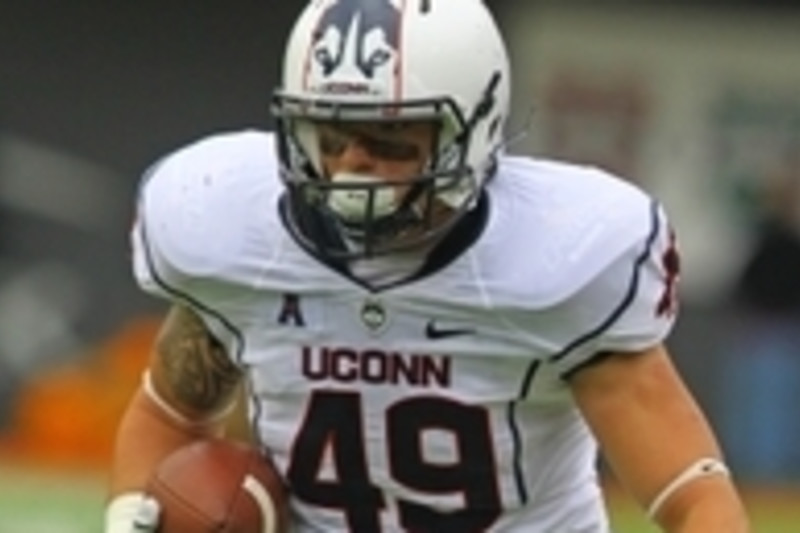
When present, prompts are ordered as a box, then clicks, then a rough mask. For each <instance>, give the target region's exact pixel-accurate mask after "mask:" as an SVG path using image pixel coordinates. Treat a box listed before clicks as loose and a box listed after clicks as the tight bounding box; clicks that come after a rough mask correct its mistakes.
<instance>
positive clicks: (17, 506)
mask: <svg viewBox="0 0 800 533" xmlns="http://www.w3.org/2000/svg"><path fill="white" fill-rule="evenodd" d="M104 487H105V476H104V474H102V473H88V472H86V471H80V470H77V471H64V470H61V471H57V472H55V471H52V470H41V469H31V468H20V467H15V466H8V465H6V466H0V533H102V525H101V524H102V514H103V494H104ZM745 501H746V503H747V506H748V508H749V510H750V512H751V516H752V517H753V521H754V532H756V533H800V491H796V492H791V491H788V490H764V489H759V490H756V489H748V490H745ZM609 502H610V506H611V514H612V522H613V526H614V531H615V533H657V532H658V530H657V529H656V528H654V527H653V526H652V525H650V524H648V523H647V522H646V520H645V519H644V515H643V514H642V512H641V510H640V509H639V508H638V507H636V506H635V505H634V504H633V503H632V501H631V500H630V499H629V498H628V497H627V496H626V495H624V494H620V493H619V492H618V491H611V492H610V493H609Z"/></svg>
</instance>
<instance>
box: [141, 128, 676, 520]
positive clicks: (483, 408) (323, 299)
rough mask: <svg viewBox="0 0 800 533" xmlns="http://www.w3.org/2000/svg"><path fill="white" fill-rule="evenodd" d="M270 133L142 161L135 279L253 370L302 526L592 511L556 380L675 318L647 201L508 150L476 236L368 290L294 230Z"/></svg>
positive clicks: (661, 231)
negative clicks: (193, 318)
mask: <svg viewBox="0 0 800 533" xmlns="http://www.w3.org/2000/svg"><path fill="white" fill-rule="evenodd" d="M273 143H274V138H273V136H272V135H271V134H269V133H262V132H255V131H252V132H240V133H232V134H225V135H218V136H215V137H212V138H209V139H206V140H203V141H201V142H199V143H196V144H194V145H191V146H189V147H187V148H184V149H182V150H180V151H178V152H176V153H174V154H172V155H170V156H169V157H167V158H165V159H164V160H162V161H160V162H159V163H158V164H157V165H156V166H155V168H154V169H153V170H152V171H151V172H150V173H149V174H148V175H147V176H146V177H145V178H144V180H143V184H142V187H141V192H140V197H139V205H138V218H137V222H136V224H135V227H134V230H133V234H132V241H133V250H134V267H135V274H136V277H137V280H138V282H139V283H140V285H141V286H142V287H143V288H144V289H145V290H147V291H150V292H153V293H155V294H158V295H161V296H165V297H167V298H170V299H173V300H180V301H184V302H188V303H189V304H191V306H192V307H193V308H194V309H195V310H196V311H197V312H198V313H199V314H200V315H201V316H202V317H203V319H204V320H205V321H206V323H207V325H208V327H209V328H210V329H211V331H213V332H214V334H215V335H216V336H217V337H218V338H219V339H220V340H221V341H222V342H223V343H224V344H225V345H226V346H227V348H228V350H229V353H230V355H231V357H232V358H234V359H235V361H236V362H237V363H238V364H239V365H241V366H242V367H245V368H246V369H247V371H248V375H249V377H250V383H249V386H250V392H251V396H252V400H251V413H252V416H253V419H254V421H255V429H256V432H257V434H258V436H259V438H260V439H261V441H262V443H263V444H264V446H266V447H267V448H268V449H269V451H270V453H271V454H272V455H273V457H274V459H275V462H276V464H277V465H278V467H279V468H280V469H281V471H282V473H283V475H284V476H285V478H286V480H287V482H288V484H289V486H290V487H291V491H292V494H293V498H292V500H293V501H292V509H293V514H294V519H295V520H294V521H295V524H294V530H295V531H302V532H312V531H314V532H332V531H358V532H379V531H382V532H401V531H415V532H436V533H449V532H459V533H467V532H478V531H481V532H482V531H492V532H524V533H567V532H582V533H600V532H606V531H608V525H607V519H606V516H605V512H604V510H603V503H602V499H601V494H600V489H599V488H598V485H597V480H596V472H595V466H596V459H597V457H596V452H597V450H596V445H595V442H594V440H593V438H592V436H591V435H590V432H589V430H588V428H587V426H586V424H585V422H584V421H583V419H582V418H581V415H580V414H579V412H578V410H577V409H576V406H575V404H574V403H573V400H572V398H571V395H570V393H569V389H568V387H567V385H566V381H565V380H566V378H567V377H568V376H569V374H570V373H571V372H574V371H578V370H579V369H580V367H581V366H582V365H586V364H588V363H589V362H590V361H591V360H592V359H593V358H594V357H596V356H597V355H598V354H600V353H602V352H607V351H613V350H637V349H642V348H645V347H648V346H651V345H654V344H656V343H658V342H660V341H661V340H662V339H663V338H664V337H665V336H666V335H667V333H668V331H669V329H670V328H671V326H672V323H673V320H674V310H675V309H674V305H673V303H674V302H673V291H674V284H673V282H674V274H675V272H674V267H675V265H672V266H670V261H671V260H670V257H672V256H673V255H674V248H673V244H674V243H673V239H672V235H671V232H670V228H669V225H668V222H667V220H666V218H665V214H664V212H663V210H662V209H661V208H660V206H659V205H658V204H657V203H656V202H654V201H653V200H652V199H650V198H649V197H648V196H646V195H645V194H644V193H642V192H641V191H640V190H639V189H637V188H635V187H634V186H632V185H630V184H628V183H626V182H624V181H622V180H619V179H617V178H614V177H612V176H609V175H608V174H606V173H603V172H602V171H599V170H597V169H592V168H588V167H578V166H573V165H567V164H560V163H555V162H549V161H540V160H534V159H530V158H515V157H508V156H504V157H503V158H502V159H501V162H500V166H499V170H498V173H497V175H496V176H495V178H494V179H493V180H492V181H491V183H490V184H489V185H488V186H487V191H486V197H485V200H484V207H486V212H487V217H486V219H485V224H484V227H483V228H482V230H481V232H480V234H479V236H478V237H477V238H476V240H475V241H474V242H473V243H472V244H471V246H469V247H468V248H466V249H465V250H464V251H463V252H461V253H460V254H458V255H457V256H456V257H454V258H452V260H451V261H449V262H448V263H447V264H446V265H444V266H443V267H442V268H439V269H438V270H434V271H431V272H429V273H427V274H426V275H425V276H422V277H419V278H415V279H413V280H411V281H409V282H407V283H402V284H399V285H394V286H391V287H389V288H385V289H383V290H370V288H369V287H368V286H365V285H364V284H363V283H359V282H357V281H356V280H353V279H352V278H351V277H349V276H347V275H344V274H342V273H341V272H340V271H337V270H336V269H334V268H331V267H329V266H327V265H326V264H324V263H323V262H321V261H320V260H318V259H316V258H314V257H312V256H311V255H309V254H308V253H307V252H306V251H305V250H304V249H302V248H301V247H300V246H298V244H297V243H296V242H295V240H294V239H293V238H292V236H291V235H290V234H289V233H288V232H287V230H286V229H285V227H284V225H283V222H282V220H281V216H280V213H279V201H280V197H281V195H282V193H283V186H282V184H281V182H280V178H279V176H278V164H277V160H276V157H275V156H274V154H273V151H274V148H273Z"/></svg>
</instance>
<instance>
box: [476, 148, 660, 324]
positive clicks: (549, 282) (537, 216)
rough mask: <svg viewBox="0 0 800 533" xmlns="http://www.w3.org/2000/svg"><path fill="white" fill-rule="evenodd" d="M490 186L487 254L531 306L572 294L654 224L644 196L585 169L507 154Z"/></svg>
mask: <svg viewBox="0 0 800 533" xmlns="http://www.w3.org/2000/svg"><path fill="white" fill-rule="evenodd" d="M492 189H493V193H494V194H493V199H495V200H496V201H495V202H494V203H495V205H494V206H493V207H494V209H493V218H494V221H493V223H494V224H496V225H497V226H499V228H502V229H501V230H500V231H497V232H489V243H488V247H487V248H488V250H489V254H488V255H489V256H490V257H491V258H494V259H492V260H493V261H499V262H502V270H503V272H504V273H505V274H504V275H505V276H507V277H508V276H510V279H509V281H510V282H511V283H513V284H514V286H515V290H517V291H519V292H520V296H521V297H522V298H523V299H524V300H523V301H525V302H527V304H528V305H530V306H532V307H537V308H542V307H549V306H553V305H556V304H558V303H559V302H562V301H564V300H566V299H568V298H570V297H571V296H572V295H574V294H575V293H577V292H578V291H579V290H581V289H582V288H583V287H584V286H586V285H587V284H588V283H590V282H591V281H592V280H593V279H594V278H595V277H596V276H598V275H599V274H600V273H601V272H603V271H604V270H605V269H606V268H607V267H608V266H609V265H610V264H611V263H612V262H614V261H615V260H616V259H617V258H619V257H620V256H621V255H623V254H625V253H626V252H628V251H630V250H631V249H632V248H637V247H643V246H644V243H645V240H646V239H647V236H648V232H650V230H651V227H652V213H653V210H652V203H653V201H652V199H651V198H650V197H649V196H647V195H646V194H645V193H644V192H642V191H641V190H640V189H638V188H637V187H635V186H634V185H632V184H630V183H628V182H626V181H623V180H621V179H619V178H616V177H614V176H612V175H610V174H608V173H606V172H603V171H601V170H599V169H595V168H591V167H582V166H576V165H569V164H562V163H555V162H550V161H541V160H534V159H529V158H511V157H506V158H504V160H503V164H502V165H501V167H500V174H499V175H498V177H497V179H496V180H495V181H494V182H493V183H492ZM493 233H494V235H495V236H494V237H492V236H491V235H492V234H493Z"/></svg>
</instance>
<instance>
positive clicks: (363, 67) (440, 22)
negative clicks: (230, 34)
mask: <svg viewBox="0 0 800 533" xmlns="http://www.w3.org/2000/svg"><path fill="white" fill-rule="evenodd" d="M509 78H510V69H509V63H508V55H507V51H506V47H505V44H504V42H503V39H502V37H501V35H500V32H499V30H498V28H497V26H496V24H495V21H494V19H493V17H492V15H491V14H490V12H489V11H488V9H487V8H486V6H485V5H484V3H483V1H482V0H457V1H453V0H449V1H448V0H312V1H311V2H309V4H308V5H307V6H306V8H305V10H304V11H303V12H302V14H301V15H300V17H299V19H298V20H297V22H296V24H295V26H294V28H293V30H292V32H291V35H290V38H289V42H288V45H287V48H286V53H285V58H284V66H283V83H282V87H280V88H279V89H278V90H277V91H276V93H275V95H274V98H273V105H272V112H273V114H274V116H275V119H276V121H277V134H278V135H277V138H278V152H279V156H280V159H281V164H282V169H281V173H282V178H283V180H284V182H285V184H286V186H287V190H288V194H287V196H286V198H285V199H284V201H285V205H284V207H286V210H285V214H286V215H288V216H286V217H285V218H286V219H287V221H288V223H289V226H290V228H291V229H292V231H293V233H294V234H295V235H296V236H297V237H298V238H299V239H300V240H301V242H302V243H303V244H304V245H305V246H307V247H308V248H310V249H311V250H313V251H314V252H316V253H319V254H321V255H325V256H329V257H338V258H347V257H355V256H372V255H376V254H382V253H386V252H390V251H395V250H398V249H401V248H407V247H410V246H420V245H424V244H428V243H432V242H436V240H438V239H440V238H441V237H442V236H443V235H444V234H445V233H446V232H447V231H448V230H449V229H450V228H452V226H453V225H454V224H455V222H456V221H457V220H459V219H460V217H461V215H463V214H464V213H465V212H466V211H467V210H468V209H470V207H471V206H472V205H474V203H475V199H476V198H477V196H478V194H479V192H480V191H481V188H482V186H483V184H484V183H485V182H486V181H487V180H488V179H489V178H490V176H491V175H492V174H493V172H494V170H495V166H496V165H495V159H496V155H497V153H498V151H500V149H501V148H502V146H503V135H504V126H505V120H506V117H507V115H508V108H509V87H510V79H509ZM404 120H424V121H434V122H435V124H436V126H437V127H436V131H437V135H436V140H435V145H434V146H433V147H432V154H433V155H432V157H431V159H430V161H428V162H427V164H426V165H425V168H424V170H423V172H422V173H421V174H420V175H419V176H416V177H415V178H414V180H413V181H412V182H411V183H412V184H413V186H412V187H410V188H409V192H408V193H406V194H405V197H404V199H403V200H402V201H399V202H397V205H393V206H391V208H390V209H386V205H385V202H384V201H383V200H384V199H385V198H386V194H384V193H385V192H386V191H387V189H386V188H387V187H392V186H394V185H395V184H393V183H390V182H386V181H382V180H377V179H375V180H373V179H353V180H349V181H348V180H345V181H344V182H343V181H341V180H331V179H330V178H329V177H327V176H325V173H324V169H323V168H322V164H321V156H320V149H319V139H318V137H317V125H318V124H319V123H320V122H326V123H328V124H330V123H331V121H343V122H347V121H357V122H359V123H363V122H365V121H404ZM404 183H408V182H407V181H405V182H404ZM342 197H345V198H346V201H342ZM337 198H338V200H337ZM332 200H336V201H332ZM354 202H356V203H359V205H360V206H362V208H360V209H356V210H355V211H353V210H352V209H350V211H349V212H348V213H344V212H343V211H342V210H341V209H339V208H337V206H340V205H348V206H351V207H352V204H353V203H354ZM435 204H437V205H440V206H441V205H445V206H447V207H448V211H449V212H450V215H449V216H447V217H445V218H444V220H442V217H441V216H438V215H437V217H433V216H432V213H433V211H434V205H435ZM354 213H355V215H354ZM439 213H441V210H439ZM434 218H435V220H433V219H434ZM401 234H403V235H413V236H414V237H413V238H412V239H408V238H404V239H399V238H397V237H398V235H401ZM345 242H346V243H348V244H347V245H345V244H344V243H345ZM354 242H355V243H356V245H355V246H353V243H354Z"/></svg>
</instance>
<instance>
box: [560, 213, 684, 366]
mask: <svg viewBox="0 0 800 533" xmlns="http://www.w3.org/2000/svg"><path fill="white" fill-rule="evenodd" d="M649 218H650V222H649V228H648V231H647V232H646V233H645V234H644V235H643V238H641V239H638V240H636V241H634V243H633V244H632V245H631V246H629V247H628V248H627V249H626V250H625V251H624V252H623V253H622V254H620V255H619V256H618V257H617V259H616V260H614V261H613V262H611V263H610V264H609V265H608V266H607V267H606V268H604V269H603V270H602V271H600V272H599V273H598V274H597V275H596V276H595V277H594V279H593V280H592V281H591V282H590V283H589V284H588V285H587V286H585V287H584V288H583V289H582V290H581V291H580V292H579V293H578V294H576V295H575V296H574V297H573V299H572V301H571V302H570V303H569V307H570V308H571V309H572V310H573V311H571V313H570V314H571V315H578V316H580V317H581V319H580V323H581V324H583V327H582V333H581V334H580V335H578V336H576V337H575V339H574V341H573V343H572V344H571V345H570V346H569V347H568V348H566V349H565V350H564V351H563V352H562V353H560V354H559V355H558V356H557V357H556V358H555V361H554V362H555V363H556V365H557V366H558V370H559V373H560V374H561V375H562V376H566V375H569V374H570V373H572V372H573V371H575V370H576V369H578V368H580V367H582V366H583V365H585V364H586V363H588V362H589V361H591V360H592V359H593V358H594V357H596V356H597V355H598V354H600V353H604V352H635V351H639V350H643V349H646V348H648V347H650V346H654V345H656V344H658V343H660V342H662V341H663V340H664V339H665V338H666V337H667V336H668V335H669V333H670V331H671V330H672V327H673V326H674V324H675V320H676V316H677V312H678V277H679V270H680V260H679V254H678V248H677V243H676V236H675V233H674V231H673V229H672V227H671V226H670V224H669V220H668V218H667V215H666V213H665V211H664V209H663V207H661V206H660V205H659V204H657V203H655V202H653V203H652V204H651V207H650V217H649Z"/></svg>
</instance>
